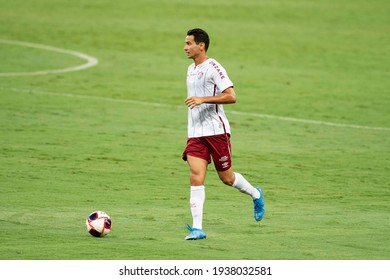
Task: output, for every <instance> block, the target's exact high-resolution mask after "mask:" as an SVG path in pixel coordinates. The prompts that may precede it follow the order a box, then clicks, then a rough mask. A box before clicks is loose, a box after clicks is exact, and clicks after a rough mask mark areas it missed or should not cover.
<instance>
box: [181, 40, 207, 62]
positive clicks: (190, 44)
mask: <svg viewBox="0 0 390 280" xmlns="http://www.w3.org/2000/svg"><path fill="white" fill-rule="evenodd" d="M203 48H204V43H199V44H196V42H195V40H194V35H191V36H187V37H186V40H185V45H184V51H185V52H186V54H187V57H188V58H191V59H195V58H196V57H198V55H199V54H200V53H201V51H202V50H203Z"/></svg>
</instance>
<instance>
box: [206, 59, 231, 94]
mask: <svg viewBox="0 0 390 280" xmlns="http://www.w3.org/2000/svg"><path fill="white" fill-rule="evenodd" d="M210 64H211V66H212V67H211V68H212V75H211V78H212V80H213V81H214V83H215V84H216V85H217V87H218V89H219V90H220V92H223V91H224V90H225V89H227V88H229V87H233V82H232V81H231V80H230V78H229V76H228V75H227V72H226V70H225V68H223V66H222V65H221V64H219V63H218V62H216V61H212V62H211V63H210Z"/></svg>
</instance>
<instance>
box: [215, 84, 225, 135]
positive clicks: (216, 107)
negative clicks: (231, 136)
mask: <svg viewBox="0 0 390 280" xmlns="http://www.w3.org/2000/svg"><path fill="white" fill-rule="evenodd" d="M216 92H217V85H214V93H213V96H215V94H216ZM215 111H216V112H217V115H218V118H219V120H220V121H221V123H222V126H223V131H224V132H225V135H226V134H227V133H226V127H225V123H224V122H223V120H222V118H221V116H220V115H219V113H218V104H215Z"/></svg>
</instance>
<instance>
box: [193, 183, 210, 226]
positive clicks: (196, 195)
mask: <svg viewBox="0 0 390 280" xmlns="http://www.w3.org/2000/svg"><path fill="white" fill-rule="evenodd" d="M205 197H206V195H205V188H204V186H191V194H190V208H191V214H192V227H193V228H198V229H202V220H203V204H204V201H205Z"/></svg>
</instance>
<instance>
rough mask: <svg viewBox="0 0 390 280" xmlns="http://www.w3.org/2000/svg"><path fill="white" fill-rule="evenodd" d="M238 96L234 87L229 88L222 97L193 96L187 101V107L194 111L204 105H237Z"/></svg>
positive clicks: (222, 93)
mask: <svg viewBox="0 0 390 280" xmlns="http://www.w3.org/2000/svg"><path fill="white" fill-rule="evenodd" d="M236 101H237V96H236V92H235V91H234V88H233V87H228V88H227V89H225V90H224V91H223V92H221V94H220V95H217V96H203V97H199V96H191V97H189V98H187V99H186V100H185V103H186V104H187V106H188V107H189V108H190V109H192V108H194V107H196V106H198V105H200V104H202V103H209V104H230V103H236Z"/></svg>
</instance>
